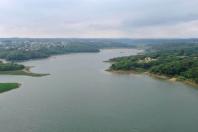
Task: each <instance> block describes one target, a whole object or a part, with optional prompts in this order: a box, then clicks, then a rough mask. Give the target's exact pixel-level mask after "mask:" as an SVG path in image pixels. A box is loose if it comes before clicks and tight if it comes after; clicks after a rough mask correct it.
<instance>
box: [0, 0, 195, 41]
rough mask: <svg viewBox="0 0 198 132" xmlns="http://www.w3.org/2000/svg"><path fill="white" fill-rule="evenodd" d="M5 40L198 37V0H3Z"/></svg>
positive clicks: (0, 17)
mask: <svg viewBox="0 0 198 132" xmlns="http://www.w3.org/2000/svg"><path fill="white" fill-rule="evenodd" d="M0 37H88V38H90V37H92V38H98V37H105V38H110V37H119V38H120V37H129V38H176V37H182V38H189V37H198V0H0Z"/></svg>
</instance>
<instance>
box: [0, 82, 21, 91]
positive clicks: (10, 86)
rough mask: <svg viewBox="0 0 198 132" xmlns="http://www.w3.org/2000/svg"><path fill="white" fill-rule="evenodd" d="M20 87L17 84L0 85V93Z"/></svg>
mask: <svg viewBox="0 0 198 132" xmlns="http://www.w3.org/2000/svg"><path fill="white" fill-rule="evenodd" d="M19 86H20V84H18V83H0V93H3V92H6V91H9V90H12V89H16V88H18V87H19Z"/></svg>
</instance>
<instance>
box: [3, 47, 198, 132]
mask: <svg viewBox="0 0 198 132" xmlns="http://www.w3.org/2000/svg"><path fill="white" fill-rule="evenodd" d="M137 52H138V51H137V50H132V49H130V50H126V49H119V50H115V49H113V50H103V51H102V52H100V53H83V54H82V53H79V54H69V55H63V56H56V57H51V58H49V59H43V60H36V61H28V62H25V63H24V64H26V65H30V66H36V67H35V68H33V71H35V72H41V73H50V74H51V75H50V76H46V77H42V78H34V77H23V76H20V77H19V76H0V80H1V81H2V82H4V81H5V82H7V81H11V82H13V81H14V82H20V83H22V86H21V87H20V88H19V89H16V90H13V91H9V92H7V93H3V94H1V95H0V132H198V125H197V123H198V89H196V88H193V87H190V86H187V85H184V84H182V83H179V82H176V83H173V82H169V81H165V80H156V79H153V78H151V77H148V76H146V75H133V74H131V75H119V74H112V73H108V72H105V71H104V70H105V69H106V68H107V67H108V66H109V64H108V63H104V62H103V61H104V60H107V59H109V58H112V57H115V56H124V55H128V54H136V53H137Z"/></svg>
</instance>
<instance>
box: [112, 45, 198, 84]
mask: <svg viewBox="0 0 198 132" xmlns="http://www.w3.org/2000/svg"><path fill="white" fill-rule="evenodd" d="M147 47H149V48H148V49H147V50H146V51H145V53H144V54H139V55H136V56H128V57H120V58H114V59H111V61H112V62H113V64H112V65H111V67H110V69H111V70H124V71H128V70H135V71H140V72H141V71H147V72H150V73H154V74H158V75H166V76H168V77H176V78H178V79H182V80H191V81H193V82H196V83H198V43H174V44H173V43H166V44H151V45H147Z"/></svg>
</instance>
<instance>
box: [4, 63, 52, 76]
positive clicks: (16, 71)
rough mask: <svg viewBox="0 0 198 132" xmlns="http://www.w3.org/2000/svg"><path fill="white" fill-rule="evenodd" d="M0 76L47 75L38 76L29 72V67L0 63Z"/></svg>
mask: <svg viewBox="0 0 198 132" xmlns="http://www.w3.org/2000/svg"><path fill="white" fill-rule="evenodd" d="M0 74H3V75H24V76H32V77H41V76H46V75H49V74H39V73H32V72H30V68H29V67H25V66H24V65H20V64H16V63H2V62H0Z"/></svg>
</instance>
